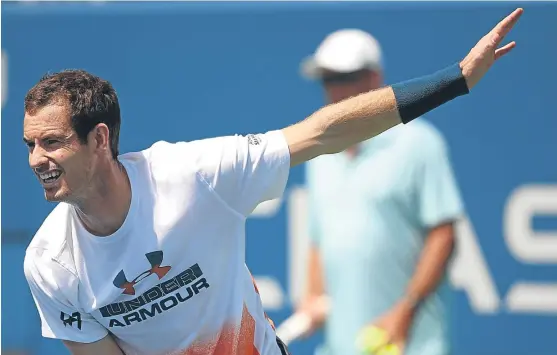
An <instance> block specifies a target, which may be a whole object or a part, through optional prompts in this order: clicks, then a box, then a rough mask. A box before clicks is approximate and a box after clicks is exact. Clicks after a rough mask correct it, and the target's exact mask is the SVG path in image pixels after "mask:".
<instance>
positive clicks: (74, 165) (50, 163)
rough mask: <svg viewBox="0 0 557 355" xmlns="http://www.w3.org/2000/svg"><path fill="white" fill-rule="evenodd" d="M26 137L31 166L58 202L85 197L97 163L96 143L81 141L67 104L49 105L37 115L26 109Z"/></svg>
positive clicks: (24, 129)
mask: <svg viewBox="0 0 557 355" xmlns="http://www.w3.org/2000/svg"><path fill="white" fill-rule="evenodd" d="M23 131H24V133H23V140H24V141H25V143H26V144H27V146H28V148H29V166H30V167H31V169H33V172H34V173H35V175H36V176H37V177H38V179H39V182H40V183H41V185H42V186H43V188H44V191H45V198H46V199H47V200H48V201H54V202H60V201H64V202H77V201H78V200H79V199H81V198H84V197H85V194H86V191H87V189H88V188H89V185H91V180H92V179H91V177H92V171H93V162H94V150H93V149H92V147H91V144H94V143H92V142H89V143H88V144H81V142H80V141H79V139H78V137H77V134H76V132H75V131H74V130H73V128H72V127H71V124H70V113H69V110H68V109H67V108H66V107H65V106H63V105H57V104H53V105H47V106H45V107H43V108H41V109H39V110H38V111H37V112H34V114H33V115H31V114H30V113H28V112H26V113H25V118H24V122H23Z"/></svg>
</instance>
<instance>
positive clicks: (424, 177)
mask: <svg viewBox="0 0 557 355" xmlns="http://www.w3.org/2000/svg"><path fill="white" fill-rule="evenodd" d="M420 155H421V159H420V161H421V166H420V169H419V171H420V178H419V179H418V182H419V186H418V189H419V191H418V196H419V201H418V204H419V209H420V212H419V217H420V222H421V224H422V225H423V226H424V227H426V228H433V227H435V226H437V225H439V224H442V223H444V222H447V221H451V220H456V219H458V218H459V217H460V216H461V214H462V213H463V204H462V200H461V196H460V191H459V188H458V185H457V182H456V179H455V176H454V172H453V169H452V166H451V162H450V157H449V152H448V147H447V145H446V143H445V141H444V139H443V137H442V136H441V135H440V134H436V135H432V136H431V137H430V139H428V141H427V142H424V144H422V146H421V150H420Z"/></svg>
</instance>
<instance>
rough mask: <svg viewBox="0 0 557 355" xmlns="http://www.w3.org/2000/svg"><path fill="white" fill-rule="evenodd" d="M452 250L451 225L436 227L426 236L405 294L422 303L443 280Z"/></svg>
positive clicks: (452, 236)
mask: <svg viewBox="0 0 557 355" xmlns="http://www.w3.org/2000/svg"><path fill="white" fill-rule="evenodd" d="M453 248H454V235H453V226H452V224H446V225H443V226H440V227H437V228H436V229H435V230H433V231H432V232H431V233H430V235H429V236H428V238H427V240H426V243H425V245H424V248H423V250H422V254H421V257H420V260H419V262H418V264H417V266H416V270H415V272H414V275H413V277H412V279H411V281H410V284H409V285H408V291H407V294H408V295H409V297H411V298H414V299H415V300H416V301H418V302H421V301H423V300H424V299H425V298H426V297H427V296H429V294H430V293H431V292H433V291H434V290H435V289H436V288H437V286H438V285H439V283H440V282H441V280H442V279H443V277H444V275H445V272H446V269H447V265H448V262H449V259H450V257H451V254H452V252H453Z"/></svg>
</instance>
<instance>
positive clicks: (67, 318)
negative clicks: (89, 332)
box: [60, 312, 81, 330]
mask: <svg viewBox="0 0 557 355" xmlns="http://www.w3.org/2000/svg"><path fill="white" fill-rule="evenodd" d="M60 320H61V321H62V323H64V327H65V326H68V325H69V326H70V327H73V325H74V323H77V329H79V330H81V314H80V313H79V312H73V313H72V314H71V315H69V314H66V313H64V312H60Z"/></svg>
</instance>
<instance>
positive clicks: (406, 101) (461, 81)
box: [283, 8, 523, 166]
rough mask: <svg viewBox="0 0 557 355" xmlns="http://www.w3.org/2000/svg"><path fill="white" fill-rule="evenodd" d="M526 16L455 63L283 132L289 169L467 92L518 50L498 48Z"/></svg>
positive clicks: (512, 19) (513, 18) (510, 19)
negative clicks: (494, 66) (287, 147)
mask: <svg viewBox="0 0 557 355" xmlns="http://www.w3.org/2000/svg"><path fill="white" fill-rule="evenodd" d="M522 12H523V10H522V9H520V8H519V9H517V10H515V11H514V12H513V13H511V14H510V15H509V16H507V17H506V18H505V19H503V20H502V21H501V22H499V23H498V24H497V26H495V27H494V28H493V29H492V30H491V31H490V32H489V33H488V34H487V35H486V36H484V37H483V38H482V39H481V40H480V41H479V42H478V43H477V44H476V46H474V48H472V50H471V51H470V52H469V53H468V55H467V56H466V57H465V58H464V59H463V60H462V61H461V62H460V63H458V64H457V65H454V66H452V67H449V68H447V69H445V70H442V71H439V72H437V73H435V74H432V75H428V76H425V77H422V78H419V79H415V80H410V81H407V82H402V83H399V84H395V85H392V86H389V87H385V88H381V89H378V90H374V91H371V92H367V93H364V94H361V95H358V96H355V97H351V98H349V99H346V100H344V101H341V102H339V103H336V104H332V105H328V106H325V107H323V108H321V109H320V110H318V111H317V112H315V113H314V114H312V115H311V116H309V117H308V118H306V119H305V120H303V121H301V122H299V123H297V124H295V125H293V126H290V127H287V128H284V129H283V133H284V135H285V137H286V140H287V143H288V146H289V149H290V165H291V166H294V165H298V164H300V163H303V162H305V161H307V160H310V159H313V158H315V157H317V156H319V155H323V154H331V153H337V152H340V151H342V150H344V149H346V148H348V147H350V146H352V145H354V144H357V143H359V142H361V141H364V140H367V139H369V138H372V137H374V136H376V135H378V134H380V133H382V132H384V131H386V130H388V129H390V128H392V127H394V126H396V125H398V124H399V123H407V122H409V121H411V120H412V119H414V118H416V117H419V116H420V115H422V114H424V113H426V112H428V111H431V110H433V109H434V108H436V107H438V106H440V105H442V104H444V103H446V102H448V101H450V100H452V99H454V98H456V97H457V96H460V95H464V94H467V93H468V91H469V90H470V89H472V88H473V87H474V86H475V85H476V84H477V83H478V81H479V80H480V79H481V78H482V77H483V76H484V75H485V74H486V73H487V71H488V70H489V68H490V67H491V66H492V65H493V63H494V62H495V60H497V59H499V58H500V57H502V56H503V55H505V54H507V53H508V52H509V51H511V50H512V49H513V48H514V47H515V45H516V44H515V42H511V43H509V44H507V45H505V46H503V47H501V48H498V47H499V45H500V44H501V42H502V41H503V39H504V37H505V35H506V34H507V33H508V32H509V31H510V30H511V29H512V27H513V26H514V24H515V23H516V22H517V21H518V19H519V18H520V16H521V15H522Z"/></svg>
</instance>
